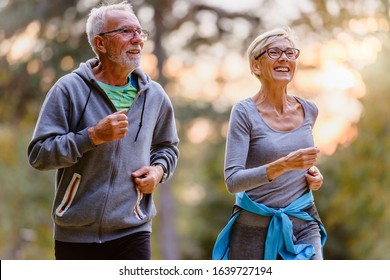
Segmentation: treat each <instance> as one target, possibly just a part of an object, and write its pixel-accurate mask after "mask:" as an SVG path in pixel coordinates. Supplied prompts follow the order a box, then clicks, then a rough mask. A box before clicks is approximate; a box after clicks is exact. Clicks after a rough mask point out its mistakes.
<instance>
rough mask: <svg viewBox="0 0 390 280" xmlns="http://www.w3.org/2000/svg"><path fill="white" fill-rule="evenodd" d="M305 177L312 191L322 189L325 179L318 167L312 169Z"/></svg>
mask: <svg viewBox="0 0 390 280" xmlns="http://www.w3.org/2000/svg"><path fill="white" fill-rule="evenodd" d="M305 176H306V180H307V184H308V186H309V189H310V190H312V191H317V190H319V188H321V186H322V183H323V182H324V177H323V176H322V174H321V172H320V170H319V169H318V168H317V167H316V166H312V167H310V168H309V170H308V171H307V174H306V175H305Z"/></svg>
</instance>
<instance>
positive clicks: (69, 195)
mask: <svg viewBox="0 0 390 280" xmlns="http://www.w3.org/2000/svg"><path fill="white" fill-rule="evenodd" d="M80 181H81V175H80V174H77V173H74V174H73V177H72V180H71V181H70V183H69V185H68V187H67V189H66V192H65V195H64V197H63V198H62V201H61V203H60V205H58V207H57V209H56V215H57V216H58V217H62V216H63V215H64V214H65V212H66V210H68V208H69V207H70V206H71V205H72V201H73V199H74V197H75V195H76V193H77V189H78V188H79V185H80Z"/></svg>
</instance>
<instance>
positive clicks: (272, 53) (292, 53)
mask: <svg viewBox="0 0 390 280" xmlns="http://www.w3.org/2000/svg"><path fill="white" fill-rule="evenodd" d="M283 53H285V54H286V56H287V58H288V59H297V58H298V56H299V50H298V49H295V48H287V49H286V50H284V51H283V50H281V49H279V48H276V47H275V48H269V49H268V50H267V54H268V56H269V57H270V58H272V59H279V58H280V57H281V56H282V54H283Z"/></svg>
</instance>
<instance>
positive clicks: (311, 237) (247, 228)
mask: <svg viewBox="0 0 390 280" xmlns="http://www.w3.org/2000/svg"><path fill="white" fill-rule="evenodd" d="M238 215H239V216H238V217H237V219H236V221H235V223H234V225H233V228H232V233H231V234H232V235H231V240H230V245H229V246H230V252H229V259H230V260H262V259H264V244H265V238H266V236H267V231H268V224H269V221H270V219H271V218H270V217H265V216H260V215H257V214H254V213H251V212H248V211H245V210H242V211H241V212H240V213H239V214H238ZM290 220H291V221H292V224H293V241H294V244H312V245H313V246H314V248H315V252H316V254H315V255H314V256H313V257H312V258H311V259H312V260H322V259H323V256H322V248H321V234H320V228H319V226H318V224H317V222H316V221H304V220H300V219H297V218H295V217H290Z"/></svg>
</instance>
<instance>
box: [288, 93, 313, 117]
mask: <svg viewBox="0 0 390 280" xmlns="http://www.w3.org/2000/svg"><path fill="white" fill-rule="evenodd" d="M294 97H295V98H296V100H297V101H298V102H299V103H301V105H302V106H303V108H304V110H305V112H306V113H310V114H313V115H314V116H317V115H318V107H317V105H316V104H315V103H314V102H313V101H311V100H309V99H306V98H302V97H299V96H294Z"/></svg>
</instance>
